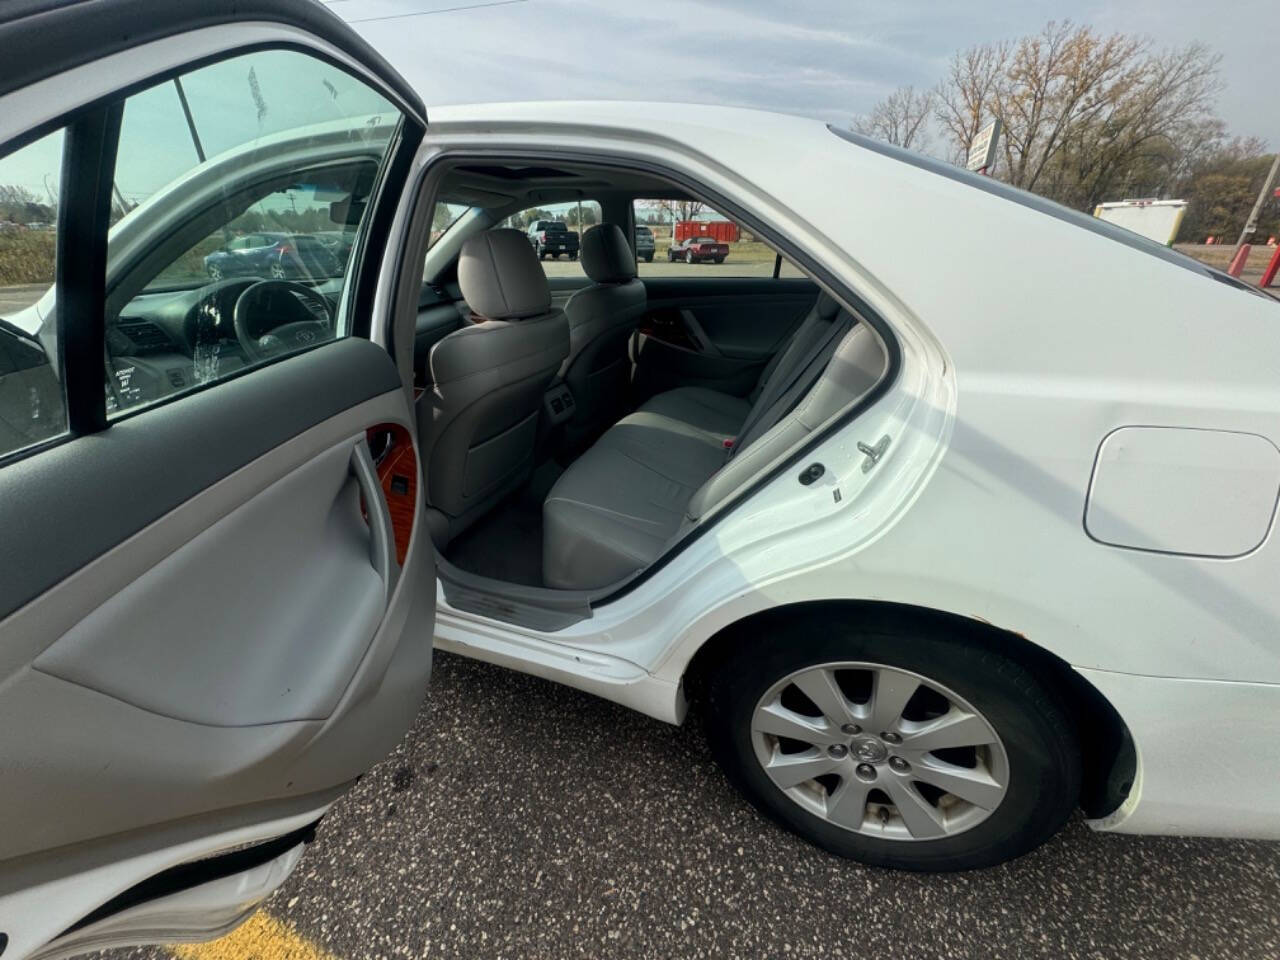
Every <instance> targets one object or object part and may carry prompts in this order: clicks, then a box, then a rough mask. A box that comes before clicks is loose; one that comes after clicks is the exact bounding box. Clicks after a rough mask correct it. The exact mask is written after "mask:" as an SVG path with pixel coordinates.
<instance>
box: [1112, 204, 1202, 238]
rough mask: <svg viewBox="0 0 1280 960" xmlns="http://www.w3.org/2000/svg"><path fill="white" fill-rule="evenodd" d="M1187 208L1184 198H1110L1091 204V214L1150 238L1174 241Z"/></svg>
mask: <svg viewBox="0 0 1280 960" xmlns="http://www.w3.org/2000/svg"><path fill="white" fill-rule="evenodd" d="M1186 212H1187V201H1185V200H1113V201H1111V202H1109V203H1100V204H1098V205H1097V206H1096V207H1094V208H1093V215H1094V216H1095V217H1097V218H1098V219H1099V220H1106V221H1107V222H1108V223H1114V224H1116V226H1120V227H1124V228H1125V229H1126V230H1132V231H1133V232H1134V233H1140V234H1142V236H1144V237H1146V238H1147V239H1149V240H1154V241H1156V243H1163V244H1164V245H1165V246H1168V245H1169V244H1171V243H1173V239H1174V237H1176V236H1177V235H1178V227H1180V226H1181V225H1182V216H1183V214H1185V213H1186Z"/></svg>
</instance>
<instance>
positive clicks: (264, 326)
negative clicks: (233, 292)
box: [231, 280, 333, 361]
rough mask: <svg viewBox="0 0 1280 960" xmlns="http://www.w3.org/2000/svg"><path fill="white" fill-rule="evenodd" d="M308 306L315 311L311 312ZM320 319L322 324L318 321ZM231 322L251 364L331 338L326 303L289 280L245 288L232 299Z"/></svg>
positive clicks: (331, 332) (268, 282) (328, 308)
mask: <svg viewBox="0 0 1280 960" xmlns="http://www.w3.org/2000/svg"><path fill="white" fill-rule="evenodd" d="M304 301H305V302H304ZM308 304H311V305H314V306H315V307H317V308H318V309H316V310H314V311H313V310H312V309H311V307H309V306H308ZM321 316H323V317H324V319H323V320H320V319H318V317H321ZM231 321H232V326H233V327H234V328H235V331H236V339H237V340H238V341H240V348H241V349H242V350H244V352H245V354H246V355H247V356H248V357H249V359H250V360H251V361H252V360H266V359H268V358H269V357H275V356H279V355H280V354H282V353H288V352H290V351H293V350H301V349H302V348H303V347H309V346H311V345H312V344H313V343H319V342H320V341H321V340H328V339H330V338H331V337H332V336H333V311H332V310H331V309H330V307H329V301H328V300H326V299H325V298H324V297H322V296H321V295H320V294H318V293H316V292H315V291H314V290H312V289H311V288H310V287H308V286H306V285H305V284H301V283H295V282H294V281H292V280H259V281H258V282H257V283H255V284H252V285H251V286H249V287H246V288H245V290H244V292H243V293H241V294H240V296H239V297H237V298H236V305H235V309H234V310H233V311H232V314H231Z"/></svg>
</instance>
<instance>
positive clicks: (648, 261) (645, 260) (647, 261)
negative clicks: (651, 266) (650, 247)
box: [644, 253, 653, 263]
mask: <svg viewBox="0 0 1280 960" xmlns="http://www.w3.org/2000/svg"><path fill="white" fill-rule="evenodd" d="M644 262H645V263H653V254H652V253H651V254H649V255H648V256H647V257H645V258H644Z"/></svg>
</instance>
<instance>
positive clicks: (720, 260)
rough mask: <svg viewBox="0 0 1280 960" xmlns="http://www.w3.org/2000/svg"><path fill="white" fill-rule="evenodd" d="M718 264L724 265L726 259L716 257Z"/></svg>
mask: <svg viewBox="0 0 1280 960" xmlns="http://www.w3.org/2000/svg"><path fill="white" fill-rule="evenodd" d="M716 263H724V257H716Z"/></svg>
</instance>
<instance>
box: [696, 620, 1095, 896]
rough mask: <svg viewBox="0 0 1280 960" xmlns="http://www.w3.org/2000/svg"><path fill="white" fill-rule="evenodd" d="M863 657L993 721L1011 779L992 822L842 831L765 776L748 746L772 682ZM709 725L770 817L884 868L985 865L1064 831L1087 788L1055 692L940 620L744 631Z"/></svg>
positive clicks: (720, 751)
mask: <svg viewBox="0 0 1280 960" xmlns="http://www.w3.org/2000/svg"><path fill="white" fill-rule="evenodd" d="M841 661H848V662H868V663H875V664H882V665H885V666H889V667H897V668H900V669H904V670H910V671H912V672H914V673H917V674H919V675H921V676H923V677H926V678H928V679H929V680H933V681H935V682H937V683H940V684H942V685H944V686H946V687H949V688H950V689H951V690H953V691H954V692H955V693H957V694H959V695H960V696H961V697H963V698H964V699H965V700H967V701H968V703H969V704H971V705H972V706H973V708H974V709H976V710H977V711H978V712H979V713H981V714H982V715H983V716H984V717H985V718H986V719H987V722H988V723H989V724H990V725H991V727H992V728H994V729H995V731H996V733H997V735H998V736H999V737H1000V740H1001V742H1002V744H1003V745H1004V749H1005V752H1006V754H1007V756H1008V764H1009V766H1008V771H1009V773H1008V787H1007V791H1006V793H1005V795H1004V797H1003V799H1002V800H1001V801H1000V803H999V806H997V807H996V808H995V809H994V810H993V811H992V812H991V813H990V814H989V815H988V816H987V818H986V819H985V820H983V821H982V822H980V823H978V824H977V825H975V826H973V827H971V828H970V829H968V830H965V831H964V832H961V833H958V834H956V835H954V836H948V837H942V838H939V839H936V840H894V839H886V838H883V837H875V836H869V835H866V834H863V833H858V832H854V831H853V830H848V829H845V828H844V827H841V826H839V825H837V824H835V823H832V822H830V821H828V820H826V819H825V818H823V817H821V816H819V815H817V814H815V813H813V812H810V811H809V810H808V809H806V808H804V807H802V806H801V805H800V804H798V803H796V802H795V801H793V800H792V799H791V798H790V797H788V796H787V795H786V794H784V793H783V792H782V791H781V790H780V789H779V788H778V787H777V786H775V785H774V783H773V782H772V781H771V780H770V779H769V776H768V775H767V774H766V773H765V772H764V769H763V768H762V766H761V764H760V762H759V760H758V759H757V758H756V754H755V751H754V748H753V746H752V734H751V717H752V715H753V712H754V711H755V708H756V705H757V704H758V703H759V702H760V699H761V697H763V696H764V694H765V693H766V691H768V690H769V689H770V688H771V687H772V686H773V685H774V684H775V683H777V682H779V681H780V680H782V679H783V678H784V677H787V676H788V675H790V674H792V673H794V672H796V671H797V670H800V669H802V668H804V667H807V666H812V665H817V664H823V663H834V662H841ZM706 725H707V733H708V738H709V740H710V743H711V748H712V751H713V753H714V755H715V757H716V760H717V761H718V762H719V764H720V766H721V767H722V768H723V769H724V771H725V774H726V775H727V776H728V778H729V779H730V781H732V782H733V784H734V785H735V786H737V787H738V789H739V790H741V791H742V792H743V794H744V795H745V796H746V797H747V798H748V799H749V800H750V801H751V803H752V804H753V805H754V806H755V807H756V808H757V809H759V810H760V811H761V812H762V813H764V814H765V815H766V816H768V817H770V818H771V819H773V820H775V821H776V822H778V823H780V824H781V825H783V826H785V827H787V828H789V829H791V830H793V831H795V832H796V833H798V834H800V835H801V836H802V837H804V838H805V839H806V840H808V841H810V842H811V843H814V844H816V845H817V846H819V847H821V848H822V849H824V850H827V851H828V852H830V853H834V854H836V855H838V856H842V857H848V858H850V859H854V860H859V861H861V862H863V863H867V864H871V865H874V866H880V867H891V868H896V869H900V870H916V871H953V870H971V869H977V868H981V867H989V866H992V865H994V864H997V863H1001V862H1003V861H1005V860H1010V859H1013V858H1014V857H1018V856H1021V855H1022V854H1024V853H1027V852H1028V851H1030V850H1032V849H1034V848H1035V847H1037V846H1039V845H1040V844H1041V843H1043V842H1044V841H1046V840H1048V839H1049V838H1050V837H1052V836H1053V835H1054V834H1055V833H1057V832H1058V831H1059V830H1060V829H1061V828H1062V825H1063V824H1064V823H1065V822H1066V820H1067V818H1068V817H1069V816H1070V815H1071V813H1072V811H1073V810H1074V809H1075V807H1076V805H1077V802H1078V799H1079V795H1080V777H1081V772H1080V750H1079V746H1078V742H1077V738H1076V734H1075V731H1074V727H1073V725H1072V723H1071V721H1070V719H1069V715H1068V713H1067V711H1066V710H1065V709H1064V707H1063V705H1062V703H1061V701H1060V700H1059V698H1058V697H1057V696H1056V695H1055V694H1054V693H1053V692H1052V691H1051V690H1050V689H1049V688H1047V687H1046V686H1045V685H1044V684H1043V683H1041V682H1040V681H1039V680H1038V679H1037V678H1036V677H1035V676H1034V675H1033V674H1032V673H1030V672H1029V671H1028V670H1026V669H1025V668H1024V667H1023V666H1021V665H1020V664H1019V663H1017V662H1016V661H1014V660H1013V659H1010V658H1009V657H1007V656H1004V655H1003V654H1001V653H997V652H995V651H994V650H992V649H989V648H988V647H986V646H985V645H983V644H982V643H981V642H977V641H975V640H974V639H971V638H966V637H965V635H964V634H963V633H960V634H959V635H956V634H955V633H953V632H952V631H951V630H950V629H949V628H947V627H943V626H928V625H926V626H924V627H923V628H922V627H921V626H920V625H918V624H914V623H913V624H911V625H910V626H907V625H902V624H897V623H894V622H893V621H891V620H890V621H886V622H884V623H875V622H872V623H866V622H864V623H861V624H859V625H857V626H855V625H851V624H847V623H844V622H841V620H840V619H839V618H822V617H814V616H811V615H810V616H805V615H800V616H794V617H791V618H789V619H788V620H787V621H785V622H783V621H781V620H779V621H777V622H775V623H774V624H773V625H771V626H769V627H767V628H762V629H761V631H760V632H758V633H754V634H753V635H749V636H744V637H743V639H742V640H741V642H740V643H739V644H736V645H735V646H734V647H733V650H732V656H731V657H729V658H726V659H725V660H724V661H723V663H722V664H721V666H720V667H719V668H718V669H717V670H716V671H715V673H714V674H713V675H712V676H711V677H710V678H709V682H708V684H707V706H706Z"/></svg>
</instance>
